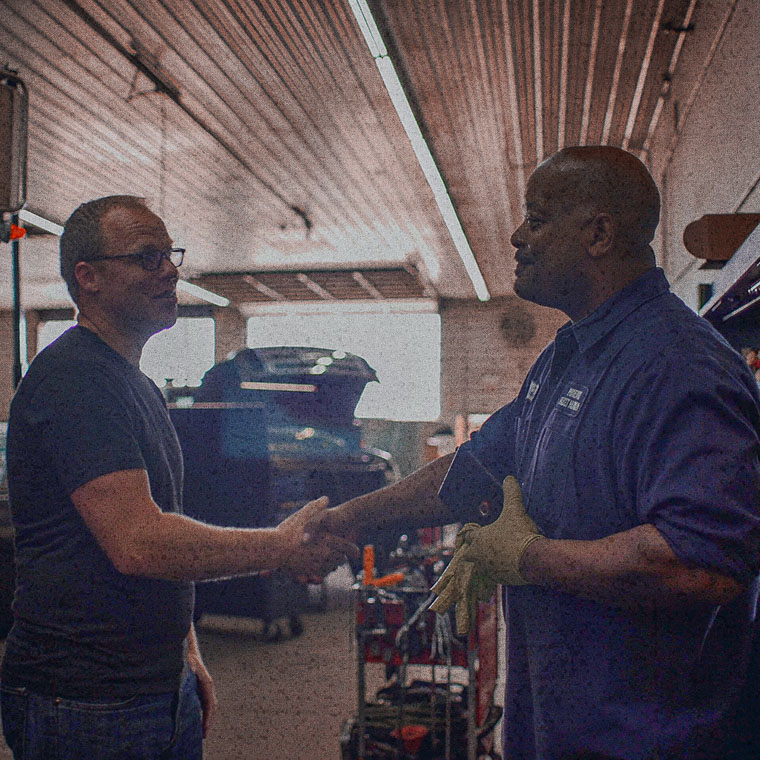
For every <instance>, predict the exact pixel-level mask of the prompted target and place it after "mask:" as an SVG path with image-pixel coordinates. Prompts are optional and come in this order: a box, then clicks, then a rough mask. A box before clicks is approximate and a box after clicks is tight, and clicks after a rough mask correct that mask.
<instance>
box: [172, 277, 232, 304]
mask: <svg viewBox="0 0 760 760" xmlns="http://www.w3.org/2000/svg"><path fill="white" fill-rule="evenodd" d="M177 290H181V291H182V292H183V293H187V294H188V295H191V296H195V297H196V298H200V299H201V300H203V301H208V303H212V304H214V306H229V305H230V299H229V298H225V297H224V296H219V295H217V294H216V293H212V292H211V291H210V290H206V288H202V287H200V286H199V285H193V284H192V283H191V282H188V281H187V280H178V281H177Z"/></svg>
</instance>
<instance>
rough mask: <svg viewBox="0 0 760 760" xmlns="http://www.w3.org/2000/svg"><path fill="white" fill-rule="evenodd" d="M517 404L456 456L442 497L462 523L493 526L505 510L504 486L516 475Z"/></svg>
mask: <svg viewBox="0 0 760 760" xmlns="http://www.w3.org/2000/svg"><path fill="white" fill-rule="evenodd" d="M514 414H515V412H514V402H513V403H512V404H507V406H504V407H502V408H501V409H499V411H497V412H495V413H494V414H492V415H491V416H490V417H489V418H488V419H487V420H486V421H485V423H483V426H482V427H481V428H480V430H478V431H477V432H475V433H473V435H472V438H471V440H469V441H467V442H466V443H463V444H462V445H461V446H460V447H459V448H458V449H457V452H456V454H455V455H454V459H453V461H452V463H451V466H450V467H449V470H448V472H447V473H446V477H445V478H444V480H443V483H442V484H441V488H440V490H439V491H438V495H439V496H440V498H441V499H442V500H443V502H444V503H445V504H446V505H447V506H448V507H449V508H450V509H451V510H452V511H453V512H454V514H455V515H456V516H457V518H458V520H459V521H460V522H470V521H473V522H480V523H487V522H492V521H493V520H495V519H496V517H497V516H498V515H499V512H500V509H501V499H502V489H501V484H502V481H503V480H504V478H506V477H507V475H510V474H512V473H513V471H514V455H513V452H514V440H515V417H514Z"/></svg>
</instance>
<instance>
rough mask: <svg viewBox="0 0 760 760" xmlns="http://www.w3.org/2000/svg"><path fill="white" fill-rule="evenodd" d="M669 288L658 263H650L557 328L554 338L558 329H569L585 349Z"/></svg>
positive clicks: (567, 330) (583, 350)
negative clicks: (577, 317)
mask: <svg viewBox="0 0 760 760" xmlns="http://www.w3.org/2000/svg"><path fill="white" fill-rule="evenodd" d="M669 290H670V286H669V285H668V281H667V280H666V279H665V273H664V272H663V271H662V269H660V268H659V267H653V268H652V269H649V270H647V271H646V272H645V273H644V274H642V275H640V276H639V277H637V278H636V279H635V280H634V281H633V282H631V283H629V284H628V285H626V286H625V287H624V288H623V289H622V290H619V291H618V292H617V293H615V295H613V296H611V297H610V298H608V299H607V300H606V301H605V302H604V303H603V304H602V305H601V306H599V307H598V308H597V309H595V310H594V311H593V312H591V314H589V315H588V316H587V317H585V318H584V319H582V320H581V321H580V322H576V323H572V322H567V323H566V324H564V325H563V326H562V327H560V329H559V331H558V332H557V338H558V339H560V337H561V336H560V333H568V332H569V333H571V334H572V335H573V337H574V338H575V340H576V342H577V343H578V348H579V349H580V350H581V352H585V351H588V350H589V349H590V348H591V347H592V346H593V345H594V344H595V343H597V342H598V341H600V340H601V339H602V338H604V337H605V336H606V335H608V334H609V333H610V332H612V330H613V329H614V328H615V327H617V325H618V324H620V322H622V321H623V320H624V319H625V318H626V317H627V316H628V315H630V314H631V313H632V312H634V311H635V310H636V309H638V308H639V307H640V306H641V305H642V304H645V303H646V302H647V301H651V300H652V299H653V298H657V297H658V296H661V295H663V294H665V293H667V292H669Z"/></svg>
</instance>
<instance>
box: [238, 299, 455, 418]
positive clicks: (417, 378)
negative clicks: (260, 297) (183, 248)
mask: <svg viewBox="0 0 760 760" xmlns="http://www.w3.org/2000/svg"><path fill="white" fill-rule="evenodd" d="M275 308H276V307H275ZM275 308H273V309H272V310H266V309H263V308H257V312H256V315H255V316H252V317H251V318H250V319H249V320H248V338H247V343H248V347H249V348H256V347H263V346H314V347H318V348H331V349H335V350H342V351H346V352H349V353H352V354H356V355H357V356H361V357H362V358H363V359H365V360H366V361H367V362H368V363H369V365H370V366H371V367H372V368H373V369H374V370H375V371H376V372H377V376H378V380H379V381H380V382H379V383H368V385H367V387H366V389H365V391H364V393H363V394H362V397H361V399H360V400H359V404H358V406H357V408H356V416H357V417H374V418H383V419H391V420H404V421H412V420H413V421H432V420H436V419H438V417H439V416H440V413H441V398H440V395H441V394H440V372H441V318H440V316H439V315H438V314H437V313H435V311H434V309H435V305H434V304H430V303H428V302H423V303H419V302H412V303H410V304H399V305H395V304H394V305H392V306H386V307H385V308H382V307H381V308H378V305H376V304H349V303H344V304H337V305H336V304H330V305H329V306H326V307H323V308H322V309H317V308H315V307H314V306H304V307H302V308H301V309H300V310H299V309H298V307H297V306H295V310H294V304H292V303H290V304H288V306H287V307H280V309H281V311H280V313H278V312H277V311H275ZM285 308H287V310H288V311H287V312H285V310H284V309H285Z"/></svg>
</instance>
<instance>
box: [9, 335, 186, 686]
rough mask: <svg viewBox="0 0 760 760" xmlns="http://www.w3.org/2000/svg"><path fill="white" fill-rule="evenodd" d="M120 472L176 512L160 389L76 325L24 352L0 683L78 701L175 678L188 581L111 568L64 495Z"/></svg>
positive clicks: (176, 457) (12, 456)
mask: <svg viewBox="0 0 760 760" xmlns="http://www.w3.org/2000/svg"><path fill="white" fill-rule="evenodd" d="M129 469H145V470H146V471H147V473H148V477H149V480H150V488H151V494H152V497H153V500H154V501H155V502H156V503H157V504H158V506H159V507H160V508H161V509H162V510H163V511H164V512H180V513H181V512H182V477H183V469H182V452H181V449H180V446H179V442H178V440H177V436H176V434H175V431H174V427H173V426H172V423H171V421H170V419H169V415H168V412H167V409H166V404H165V403H164V399H163V397H162V396H161V393H160V391H159V390H158V388H157V387H156V386H155V384H154V383H153V382H152V381H151V380H150V379H149V378H147V377H146V376H145V375H144V374H143V373H142V372H140V370H139V369H137V368H136V367H134V366H132V365H131V364H129V362H127V361H126V360H125V359H124V358H123V357H122V356H121V355H119V354H118V353H117V352H115V351H114V350H112V349H111V348H110V347H109V346H108V345H107V344H106V343H104V342H103V341H101V340H100V338H98V337H97V336H96V335H95V334H94V333H92V332H90V331H89V330H87V329H85V328H82V327H74V328H72V329H70V330H68V331H67V332H66V333H64V334H63V335H62V336H61V337H60V338H59V339H58V340H57V341H55V342H54V343H52V344H51V345H50V346H49V347H48V348H46V349H45V350H44V351H42V352H41V353H40V354H39V355H38V356H37V357H36V358H35V360H34V361H33V362H32V365H31V366H30V368H29V371H28V372H27V374H26V376H25V377H24V379H23V381H22V383H21V385H20V386H19V389H18V391H17V392H16V395H15V397H14V399H13V402H12V404H11V413H10V420H9V425H8V481H9V482H8V485H9V492H10V504H11V516H12V519H13V525H14V528H15V542H16V572H17V583H16V595H15V599H14V603H13V612H14V618H15V622H14V626H13V629H12V630H11V632H10V634H9V636H8V640H7V645H6V653H5V658H4V661H3V668H2V680H3V683H5V684H8V685H14V686H26V687H27V688H29V689H30V690H32V691H38V692H42V693H54V694H57V695H60V696H64V697H71V698H79V699H88V698H101V697H104V698H115V699H120V698H128V697H130V696H133V695H135V694H153V693H160V692H169V691H173V690H174V689H176V688H177V686H178V683H179V677H180V673H181V670H182V661H183V642H184V639H185V637H186V636H187V633H188V630H189V627H190V622H191V619H192V607H193V585H192V583H185V582H174V581H163V580H154V579H148V578H141V577H137V576H130V575H124V574H122V573H120V572H118V571H117V570H116V568H115V567H114V566H113V564H112V563H111V561H110V560H109V559H108V557H107V556H106V555H105V553H104V552H103V551H102V549H101V548H100V546H99V545H98V543H97V542H96V540H95V538H94V536H93V535H92V533H91V532H90V531H89V529H88V528H87V527H86V525H85V523H84V521H83V520H82V518H81V516H80V515H79V513H78V512H77V510H76V508H75V507H74V505H73V503H72V501H71V499H70V495H71V494H72V493H73V492H74V491H75V490H76V489H77V488H79V487H80V486H82V485H84V484H85V483H88V482H89V481H91V480H93V479H95V478H97V477H99V476H101V475H105V474H108V473H112V472H117V471H119V470H129Z"/></svg>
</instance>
